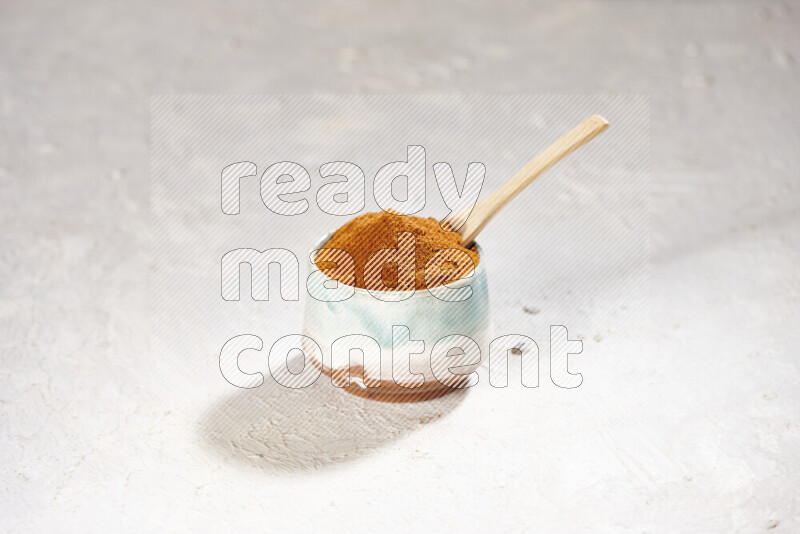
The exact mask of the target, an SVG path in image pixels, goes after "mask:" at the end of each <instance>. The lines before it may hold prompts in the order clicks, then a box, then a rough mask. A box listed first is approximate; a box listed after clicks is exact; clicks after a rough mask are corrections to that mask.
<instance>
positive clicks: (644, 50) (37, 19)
mask: <svg viewBox="0 0 800 534" xmlns="http://www.w3.org/2000/svg"><path fill="white" fill-rule="evenodd" d="M483 4H484V3H479V2H475V3H459V4H457V5H453V6H451V7H450V8H448V9H444V8H439V9H432V8H424V7H423V6H422V5H421V4H418V3H414V2H411V3H403V5H402V6H396V7H394V9H395V10H396V11H391V10H389V8H388V7H384V8H381V7H378V6H375V5H373V4H371V3H366V2H356V1H343V2H336V3H327V2H292V3H285V4H281V5H278V6H271V7H269V8H267V7H264V6H261V4H260V3H256V2H253V3H249V2H235V3H234V4H233V5H231V4H230V3H227V4H224V5H223V4H222V3H219V4H215V3H212V2H205V3H197V2H188V1H187V2H167V3H164V2H160V3H153V4H152V5H144V4H138V5H136V6H134V5H128V6H125V7H123V5H122V4H119V5H117V6H112V5H111V4H107V3H101V2H96V3H90V2H81V3H75V2H73V3H69V4H67V3H63V4H60V3H52V4H49V3H44V2H36V3H33V2H15V3H10V2H6V3H5V4H4V5H3V7H2V13H3V14H2V17H0V28H2V32H1V33H0V50H1V51H2V52H1V53H2V62H3V69H2V71H1V72H0V87H2V106H1V107H0V112H1V113H2V120H1V121H0V135H2V138H1V139H2V143H0V157H2V161H1V162H0V179H2V183H3V195H2V196H0V206H2V207H1V208H0V214H1V216H2V225H3V232H2V245H3V246H2V248H0V250H1V251H2V252H1V254H2V262H1V263H0V266H1V267H0V288H2V300H1V301H0V331H1V332H2V338H0V351H1V352H0V354H1V355H2V368H0V409H1V410H2V411H1V412H0V429H2V433H1V434H0V455H1V457H2V461H0V492H1V493H0V495H2V498H1V499H0V525H2V526H3V528H4V529H5V530H9V531H56V530H58V531H101V530H110V529H113V530H124V531H142V530H156V529H158V530H162V531H163V530H166V531H180V530H193V531H196V530H216V531H220V530H233V529H237V530H270V531H273V530H278V529H286V530H290V531H296V530H317V531H330V530H345V529H347V530H349V531H354V530H362V529H366V528H370V529H375V528H381V529H385V528H390V529H391V527H396V528H398V529H399V528H400V527H407V526H410V525H412V524H413V523H415V522H416V521H424V522H425V527H424V528H426V529H429V530H432V531H433V530H436V531H446V530H452V529H461V530H467V531H471V530H476V529H478V527H479V526H481V525H483V526H486V525H490V526H492V527H493V528H497V529H507V530H510V531H524V530H544V531H564V532H566V531H570V532H574V531H576V530H579V529H585V530H591V531H631V532H675V531H690V532H709V531H714V532H728V531H736V532H760V531H763V530H765V529H770V531H772V532H781V531H783V532H795V531H797V530H798V529H800V519H798V516H800V493H799V492H800V489H799V488H800V484H798V482H797V481H798V478H799V477H800V419H799V418H798V414H799V413H800V410H799V408H800V387H798V386H799V384H798V359H797V352H798V350H799V349H800V339H799V338H798V329H797V324H798V307H799V306H800V304H798V302H800V300H799V298H800V274H798V273H800V269H798V265H799V264H800V248H799V247H800V245H798V244H799V243H800V222H798V217H799V216H800V206H799V204H800V201H799V200H798V199H799V198H800V195H798V193H799V191H798V189H800V181H799V180H798V170H797V169H798V168H800V167H799V165H800V151H798V129H797V124H800V108H798V106H797V105H796V95H797V94H800V87H799V86H800V77H799V76H798V70H797V69H798V65H797V60H798V58H800V42H798V37H797V36H796V33H797V32H796V28H797V26H798V18H800V5H798V4H797V3H796V2H794V3H790V2H731V3H722V2H692V3H689V2H681V3H673V2H657V3H653V2H647V3H645V2H548V3H543V4H540V5H537V6H536V7H535V8H533V7H526V8H523V7H512V6H507V7H504V8H503V9H500V8H498V7H491V6H488V5H483ZM443 30H444V31H443ZM181 92H186V93H189V92H190V93H295V92H300V93H309V92H312V93H316V92H379V93H387V92H403V93H409V92H424V93H436V92H471V93H495V92H511V93H526V92H529V93H590V94H591V93H642V94H650V95H651V107H652V115H651V124H652V141H651V146H652V169H653V172H652V199H651V200H652V202H651V206H652V220H651V225H652V299H651V312H652V325H653V330H652V333H651V338H652V342H653V343H652V348H650V349H648V350H644V349H643V348H642V347H641V346H637V345H634V344H632V343H631V342H630V340H631V339H632V338H631V336H630V335H629V333H628V332H626V331H625V330H624V329H614V330H613V331H607V330H604V328H603V325H604V324H611V323H614V318H613V317H610V316H599V317H588V318H587V319H586V324H587V325H588V326H587V327H588V328H591V330H587V331H585V332H584V331H582V332H576V334H580V335H581V337H582V338H583V339H584V340H585V342H584V346H585V347H584V352H585V354H587V355H588V354H592V358H595V360H594V361H596V362H602V363H601V364H594V367H591V365H592V364H591V363H587V361H586V360H584V361H582V362H581V365H584V366H586V367H582V369H581V370H582V372H584V377H585V384H584V385H582V386H581V387H580V388H578V390H574V391H562V390H559V389H557V388H556V387H555V386H552V385H549V384H547V383H544V384H543V385H542V387H540V388H539V390H537V391H536V394H535V395H532V396H531V395H530V392H529V391H527V390H523V389H521V388H513V387H509V388H508V389H506V390H486V389H484V390H477V389H476V390H475V391H471V392H470V393H468V394H466V395H461V396H460V397H452V398H451V399H450V400H447V401H445V400H444V399H443V400H442V401H440V403H439V404H437V405H436V406H435V407H434V408H435V409H432V410H431V411H428V410H429V408H425V407H420V408H417V411H415V412H413V417H409V412H405V411H403V408H402V407H385V408H381V412H380V417H381V418H382V419H381V421H382V423H381V426H380V427H379V429H378V430H376V427H375V426H374V425H367V426H359V427H358V428H351V427H350V426H348V425H351V424H352V421H354V420H355V421H359V420H361V421H375V420H376V419H375V417H374V413H372V412H370V410H376V409H377V408H373V407H370V406H367V405H362V404H359V403H347V404H344V403H341V402H340V401H341V398H340V397H332V396H331V397H329V396H327V395H328V393H325V392H320V393H318V394H317V395H316V396H314V395H305V396H298V397H297V403H296V404H295V405H294V406H295V408H294V409H293V410H294V411H288V412H287V411H283V412H282V411H281V406H284V407H285V406H288V404H286V403H285V397H284V396H283V394H284V392H281V395H282V396H281V402H280V403H276V402H274V396H275V392H274V391H272V390H270V389H268V388H267V389H264V390H259V392H258V393H257V394H256V395H257V398H258V399H260V400H257V401H256V400H254V399H253V397H252V396H248V397H245V398H244V399H238V398H237V397H236V395H235V393H236V392H233V393H232V392H231V390H230V386H227V385H226V384H224V383H220V384H219V386H218V388H217V389H213V390H212V389H208V388H204V387H203V388H201V387H197V383H196V382H195V381H193V380H192V379H191V378H192V377H193V376H195V374H196V373H202V372H205V371H202V370H205V369H209V370H208V373H209V375H208V376H209V377H210V376H213V373H216V372H217V371H216V370H215V369H214V368H213V366H214V364H215V362H214V361H213V355H198V356H197V364H196V365H197V369H198V370H195V369H193V370H192V371H191V372H188V371H187V369H186V367H185V366H184V365H183V364H182V363H181V362H175V361H174V360H170V359H169V358H165V357H163V356H162V355H159V354H154V353H152V352H150V349H149V346H148V342H147V338H148V334H149V331H150V324H149V321H148V299H147V292H148V277H147V274H148V270H149V267H150V264H149V222H148V209H149V161H148V144H149V98H150V95H151V94H157V93H181ZM509 209H511V206H510V207H509ZM512 211H513V210H512ZM523 211H524V210H519V209H518V210H517V212H516V215H517V216H521V213H522V212H523ZM504 231H505V230H504V228H503V226H502V223H501V222H500V221H497V223H493V224H492V226H490V227H488V228H487V230H486V232H487V236H486V239H485V240H486V241H490V240H494V241H495V242H497V243H499V242H502V239H501V236H502V235H503V233H504ZM501 250H502V249H501ZM501 254H502V253H501V252H498V257H501V256H500V255H501ZM498 263H500V262H498ZM562 288H563V287H562V286H558V285H555V286H554V287H552V288H550V289H551V290H552V291H553V292H554V293H558V292H559V291H560V290H561V289H562ZM542 291H543V293H538V292H530V293H525V292H523V291H520V292H518V293H519V294H518V296H517V297H516V298H509V299H506V300H500V301H497V300H496V299H494V297H493V299H494V300H493V302H492V304H493V310H492V311H493V314H494V315H495V317H496V318H497V317H505V318H508V320H509V321H511V322H512V323H516V324H522V322H524V321H526V320H528V319H529V317H527V316H526V315H525V314H524V312H522V310H521V308H522V306H525V305H529V303H530V301H531V300H532V299H533V300H535V301H536V300H539V299H542V298H543V296H544V294H546V293H544V290H542ZM537 307H540V308H542V309H545V308H544V307H543V306H539V305H538V304H537ZM291 319H292V316H291V315H290V316H289V317H287V321H289V320H291ZM633 339H635V337H634V338H633ZM583 357H584V358H585V356H583ZM579 358H580V357H579ZM217 379H218V380H219V381H220V382H221V378H219V377H218V375H217ZM215 383H216V382H215ZM325 391H330V388H327V389H326V390H325ZM481 391H483V392H485V393H486V394H482V393H481ZM333 393H338V392H332V391H331V392H330V394H331V395H332V394H333ZM337 399H338V400H337ZM312 400H314V401H315V402H312ZM258 403H263V404H264V407H265V409H264V410H263V411H260V412H258V413H259V414H265V413H270V414H274V415H271V417H270V418H269V419H264V418H262V419H259V420H256V421H253V420H251V419H250V417H252V413H253V411H252V410H251V407H252V405H253V404H256V405H257V404H258ZM362 410H366V412H364V411H362ZM436 410H438V411H436ZM438 413H443V414H444V415H442V416H441V417H436V415H437V414H438ZM220 414H222V415H223V416H224V418H227V420H229V422H230V423H229V425H227V426H226V425H225V424H224V421H221V416H220ZM356 416H359V417H360V419H359V417H356ZM431 417H433V419H430V418H431ZM429 419H430V420H429ZM328 420H330V421H332V422H334V423H335V424H332V425H331V427H330V431H329V433H330V439H328V440H326V441H325V442H324V443H322V444H314V446H312V447H305V446H304V444H303V442H302V440H303V438H304V436H307V435H308V428H309V427H308V423H309V421H312V422H313V421H328ZM317 428H318V427H317V426H315V427H314V429H317ZM209 430H212V431H209ZM354 433H359V434H360V435H362V436H363V439H362V440H360V441H358V442H357V443H356V446H355V447H354V446H353V443H354V442H353V441H352V440H343V441H341V440H340V441H337V440H336V439H337V437H341V436H352V435H353V434H354ZM248 440H250V441H248ZM221 443H222V444H226V443H227V444H230V443H238V444H245V446H247V444H248V443H249V444H250V445H256V446H258V444H259V443H260V444H262V445H263V444H265V443H266V444H267V446H265V449H262V450H260V451H258V452H259V454H261V455H262V456H261V457H258V456H257V455H256V456H255V457H250V456H253V455H252V454H249V453H246V452H245V453H244V454H237V453H235V452H233V453H230V454H229V453H228V452H229V451H231V450H232V449H231V447H218V446H217V445H219V444H221ZM272 443H275V444H278V445H276V447H277V448H276V449H270V448H269V446H268V445H269V444H272ZM318 446H326V447H329V449H328V457H330V458H333V461H331V462H327V463H323V464H318V463H314V458H315V457H311V456H309V455H308V454H307V451H309V450H312V451H313V450H314V449H315V447H318ZM337 447H342V448H341V449H339V448H337ZM270 450H273V451H275V450H277V451H278V453H282V452H285V451H287V450H288V451H292V453H293V456H280V454H277V455H276V454H272V456H270V454H271V453H270ZM275 458H283V460H280V461H276V460H275ZM339 458H341V461H340V460H339ZM309 464H310V468H309ZM772 529H774V530H772Z"/></svg>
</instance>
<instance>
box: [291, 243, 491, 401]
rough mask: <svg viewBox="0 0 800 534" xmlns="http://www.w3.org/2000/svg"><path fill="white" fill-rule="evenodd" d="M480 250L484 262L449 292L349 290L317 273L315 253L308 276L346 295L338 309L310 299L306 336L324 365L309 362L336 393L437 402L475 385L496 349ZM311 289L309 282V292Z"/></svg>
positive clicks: (334, 304)
mask: <svg viewBox="0 0 800 534" xmlns="http://www.w3.org/2000/svg"><path fill="white" fill-rule="evenodd" d="M330 237H331V234H330V233H329V234H326V235H325V236H323V237H322V238H321V239H320V240H319V241H318V242H317V243H316V245H315V247H314V250H317V249H320V248H322V247H323V246H324V245H325V243H327V242H328V240H329V239H330ZM475 246H476V248H477V250H478V254H479V255H480V257H481V261H480V262H479V263H478V265H477V267H476V268H475V270H474V271H473V273H472V276H469V277H467V278H462V279H460V280H457V281H455V282H452V283H448V284H447V286H446V287H438V288H432V289H431V290H427V289H418V290H415V291H375V290H367V289H363V288H354V287H351V286H345V285H344V284H342V283H341V282H337V281H335V280H333V279H332V278H329V277H327V276H325V275H324V274H323V273H322V272H320V271H319V269H318V268H317V267H316V265H315V264H314V263H313V261H312V256H313V252H312V254H311V255H309V258H308V260H307V261H308V268H309V272H310V273H311V274H310V275H309V276H310V277H311V276H316V277H318V278H317V281H318V282H320V281H324V282H325V285H326V286H327V287H331V286H334V287H337V286H338V288H339V290H343V291H344V293H345V294H347V295H349V296H348V298H346V299H345V300H340V301H334V302H328V301H324V300H318V299H317V298H315V297H313V296H309V297H308V299H307V301H306V306H305V317H304V329H303V330H304V334H305V335H306V336H308V337H310V338H311V339H313V340H314V341H315V342H316V344H317V345H318V346H319V348H320V351H321V354H322V361H317V360H316V359H315V358H314V357H313V356H311V360H312V363H313V364H314V365H316V366H317V367H319V368H320V369H322V371H323V372H324V373H325V374H327V375H329V376H331V377H332V379H333V383H334V385H336V386H338V387H344V388H346V390H347V391H349V392H351V393H356V394H361V395H365V394H368V393H369V394H371V393H380V394H381V395H382V396H395V397H403V396H408V395H414V396H415V397H420V395H422V397H424V398H432V397H433V396H436V395H432V393H437V394H444V393H446V392H447V391H449V390H451V389H453V388H459V387H468V386H469V385H472V384H474V383H475V381H476V380H475V379H476V375H475V373H473V371H475V369H477V368H478V366H479V365H480V363H481V355H482V354H483V355H488V347H489V342H490V341H491V320H490V316H489V294H488V290H487V284H486V271H485V262H484V261H483V251H482V250H481V248H480V246H479V245H477V244H476V245H475ZM311 285H312V279H311V278H309V288H311ZM317 285H318V284H317ZM445 292H446V293H447V295H449V296H450V298H449V299H448V298H447V297H446V296H445ZM382 298H384V299H386V300H381V299H382ZM454 298H455V299H458V300H455V301H453V299H454ZM400 299H402V300H400ZM387 300H392V301H387ZM368 338H370V339H368ZM393 341H394V342H393ZM419 342H422V343H424V348H423V346H422V345H421V344H420V343H419ZM437 342H439V345H437ZM376 345H377V347H376ZM435 346H436V347H437V350H435V351H434V350H433V349H434V347H435ZM351 348H360V349H361V350H356V351H351V350H350V349H351ZM378 348H379V352H380V354H378V350H377V349H378ZM452 349H460V350H455V351H453V350H452ZM454 352H455V353H456V354H455V355H453V353H454ZM332 353H333V357H332ZM447 354H450V356H447ZM348 356H349V358H348ZM362 357H363V360H362ZM351 359H352V362H351V361H350V360H351ZM454 366H458V369H457V370H456V369H453V367H454ZM448 368H450V369H452V372H448V371H447V369H448ZM348 371H349V372H348ZM456 377H458V378H456ZM378 384H379V385H378ZM365 396H370V395H365ZM388 400H406V399H401V398H393V399H388Z"/></svg>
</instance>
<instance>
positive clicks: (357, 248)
mask: <svg viewBox="0 0 800 534" xmlns="http://www.w3.org/2000/svg"><path fill="white" fill-rule="evenodd" d="M401 232H411V233H412V234H414V237H415V253H416V258H415V275H416V289H425V287H426V284H425V266H426V265H427V263H428V260H429V259H430V258H431V256H433V255H434V254H435V253H436V252H437V251H439V250H442V249H456V250H459V251H463V252H465V253H466V254H467V255H468V256H469V257H470V258H471V259H472V261H466V258H465V257H464V256H463V254H457V255H455V256H453V258H457V259H454V260H453V261H447V262H445V263H444V266H445V267H449V269H445V270H442V269H437V271H439V272H438V273H435V274H440V276H438V277H432V276H431V275H430V274H429V275H428V279H429V280H435V281H434V282H432V283H431V287H434V286H438V285H442V284H445V283H448V282H452V281H454V280H458V279H459V278H462V277H464V276H465V275H467V274H469V273H470V272H471V271H472V270H473V269H474V268H476V267H477V266H478V262H480V256H479V255H478V251H477V250H476V249H475V247H474V246H473V247H470V248H469V249H467V248H464V247H463V246H462V245H461V235H460V234H458V233H456V232H446V231H444V230H443V229H442V227H441V226H440V225H439V221H437V220H436V219H434V218H427V219H426V218H423V217H415V216H413V215H398V214H394V213H387V212H385V211H381V212H378V213H365V214H364V215H361V216H359V217H356V218H355V219H353V220H352V221H350V222H348V223H346V224H345V225H344V226H342V227H341V228H339V229H338V230H336V232H334V233H333V236H332V237H331V238H330V240H328V242H327V243H326V244H325V246H324V247H323V248H325V249H340V250H344V251H346V252H347V253H348V254H350V255H351V256H352V257H353V259H354V260H355V270H356V273H355V275H356V284H355V285H356V287H362V288H363V287H367V286H366V285H365V280H364V266H365V265H366V263H367V260H368V259H369V257H370V255H372V254H373V253H374V252H376V251H378V250H380V249H387V248H396V247H397V246H398V234H399V233H401ZM318 258H319V260H320V261H318V263H317V266H318V267H319V268H320V269H324V268H326V267H327V266H328V265H326V264H327V262H326V261H325V257H324V254H320V256H318ZM458 260H464V261H458ZM331 271H332V272H331V273H330V275H331V276H332V277H333V278H335V279H337V280H339V281H340V282H344V283H351V282H352V274H350V276H349V278H348V279H345V276H342V275H337V273H336V271H335V269H332V270H331ZM397 271H398V268H397V264H395V263H387V264H386V265H385V266H384V268H383V271H382V273H381V275H382V279H383V283H384V284H385V286H386V287H387V288H389V289H391V288H394V287H396V286H397Z"/></svg>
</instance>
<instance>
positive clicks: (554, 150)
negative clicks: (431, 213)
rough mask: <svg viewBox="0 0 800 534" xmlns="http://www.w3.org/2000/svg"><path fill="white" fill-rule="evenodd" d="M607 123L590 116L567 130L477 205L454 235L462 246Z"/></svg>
mask: <svg viewBox="0 0 800 534" xmlns="http://www.w3.org/2000/svg"><path fill="white" fill-rule="evenodd" d="M607 126H608V121H607V120H605V119H604V118H603V117H601V116H600V115H592V116H591V117H589V118H588V119H586V120H585V121H583V122H582V123H580V124H579V125H578V126H576V127H575V128H573V129H572V130H570V131H569V132H568V133H566V134H565V135H564V136H562V137H561V138H560V139H559V140H558V141H556V142H555V143H553V144H552V145H550V146H549V147H547V148H546V149H545V150H544V152H542V153H540V154H539V155H538V156H536V157H535V158H533V159H532V160H530V161H529V162H528V164H527V165H525V166H524V167H523V168H522V169H520V170H519V171H518V172H517V174H515V175H514V176H513V177H512V178H511V179H510V180H509V181H507V182H506V183H504V184H503V185H502V186H500V188H498V189H497V190H496V191H495V192H494V193H492V194H491V195H489V196H488V197H486V198H485V199H484V200H482V201H481V202H478V203H477V204H476V205H475V207H474V208H473V210H472V213H471V214H470V215H469V218H468V219H467V221H466V222H465V223H464V224H463V225H462V226H461V228H459V229H458V230H457V231H458V233H460V234H461V236H462V242H463V244H464V246H469V245H471V244H472V242H473V241H474V240H475V236H477V235H478V233H479V232H480V231H481V230H483V227H484V226H486V223H488V222H489V221H490V220H491V219H492V217H494V215H495V214H496V213H497V212H498V211H500V208H502V207H503V206H505V205H506V203H507V202H508V201H509V200H511V199H512V198H514V197H515V196H516V195H517V194H519V192H520V191H522V190H523V189H525V188H526V187H528V185H530V183H531V182H533V181H534V180H535V179H536V178H538V177H539V176H540V175H541V174H542V173H544V171H546V170H547V169H549V168H550V167H552V166H553V165H555V164H556V163H558V162H559V161H560V160H561V158H563V157H565V156H567V155H568V154H570V153H571V152H572V151H573V150H575V149H576V148H578V147H580V146H581V145H583V144H584V143H587V142H589V141H591V140H592V139H594V138H595V137H596V136H597V135H598V134H599V133H600V132H602V131H603V130H605V129H606V127H607Z"/></svg>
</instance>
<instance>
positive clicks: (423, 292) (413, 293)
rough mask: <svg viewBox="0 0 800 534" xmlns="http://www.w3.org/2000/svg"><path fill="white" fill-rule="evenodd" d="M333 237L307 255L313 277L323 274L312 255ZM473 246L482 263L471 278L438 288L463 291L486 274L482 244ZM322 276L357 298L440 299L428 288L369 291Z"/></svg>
mask: <svg viewBox="0 0 800 534" xmlns="http://www.w3.org/2000/svg"><path fill="white" fill-rule="evenodd" d="M331 237H333V231H330V232H327V233H325V234H324V235H323V236H322V237H321V238H319V239H317V240H316V241H315V242H314V246H313V247H312V248H311V250H310V251H309V252H308V254H307V255H306V265H307V266H308V267H309V272H308V274H309V275H311V272H312V271H319V272H322V271H321V270H320V269H318V268H317V266H316V265H315V264H314V262H312V261H311V254H312V253H313V252H315V251H317V250H319V249H321V248H323V247H324V246H325V243H327V242H328V241H329V240H330V238H331ZM472 244H473V245H474V246H475V248H476V249H477V251H478V256H479V257H480V261H479V262H478V266H477V267H475V268H474V269H473V270H472V271H471V276H467V277H464V278H459V279H458V280H455V281H454V282H452V283H450V284H447V285H446V286H444V285H442V286H436V287H447V288H448V289H461V288H463V287H467V286H470V285H472V284H471V282H473V281H475V280H477V279H479V278H480V277H481V276H483V274H484V272H485V268H484V264H485V261H484V257H483V248H481V246H480V244H478V242H477V241H474V242H473V243H472ZM322 274H323V276H325V277H326V278H327V279H328V280H333V281H335V282H336V283H338V284H342V285H343V286H345V287H352V288H353V289H354V290H355V296H360V297H370V298H372V299H376V297H375V294H378V295H384V294H387V295H389V294H391V295H395V296H397V295H398V294H399V295H400V296H405V295H408V296H407V297H406V298H404V299H399V300H398V301H397V302H402V301H404V300H408V299H411V298H415V297H416V298H420V297H434V298H439V297H436V295H434V294H433V293H431V291H430V290H429V289H428V288H424V289H416V288H414V289H405V290H402V291H385V290H382V289H374V290H369V289H366V288H363V287H355V286H351V285H349V284H345V283H344V282H340V281H339V280H336V279H334V278H331V277H330V276H327V275H325V273H322ZM378 300H381V301H382V302H393V300H388V299H387V300H383V299H378ZM439 300H441V299H439Z"/></svg>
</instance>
